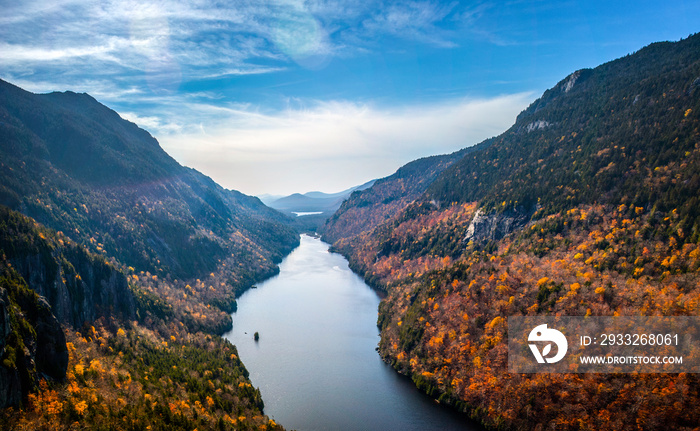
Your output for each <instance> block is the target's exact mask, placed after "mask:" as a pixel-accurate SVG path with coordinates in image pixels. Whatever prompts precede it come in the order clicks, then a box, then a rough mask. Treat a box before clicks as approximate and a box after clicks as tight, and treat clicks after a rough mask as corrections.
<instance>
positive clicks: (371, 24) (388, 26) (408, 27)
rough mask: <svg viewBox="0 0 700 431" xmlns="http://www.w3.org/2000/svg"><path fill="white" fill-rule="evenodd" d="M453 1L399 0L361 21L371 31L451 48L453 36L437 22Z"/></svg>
mask: <svg viewBox="0 0 700 431" xmlns="http://www.w3.org/2000/svg"><path fill="white" fill-rule="evenodd" d="M456 6H457V3H456V2H453V3H450V4H447V5H445V4H440V3H434V2H430V1H424V2H418V1H412V2H400V3H397V4H393V5H390V6H389V7H387V8H386V9H385V10H381V11H379V12H377V13H376V14H374V15H373V16H372V18H370V19H367V20H365V21H364V22H363V26H364V28H366V29H367V30H369V31H370V32H371V33H374V34H376V33H384V32H387V33H390V34H393V35H395V36H399V37H404V38H408V39H414V40H417V41H421V42H426V43H430V44H434V45H437V46H441V47H446V48H452V47H455V46H457V44H456V43H455V42H454V41H453V40H452V39H453V38H454V35H453V34H452V33H451V32H450V31H448V30H445V29H444V28H441V27H440V23H444V22H445V19H446V18H447V17H448V16H449V15H450V14H451V13H452V12H453V10H454V9H455V7H456Z"/></svg>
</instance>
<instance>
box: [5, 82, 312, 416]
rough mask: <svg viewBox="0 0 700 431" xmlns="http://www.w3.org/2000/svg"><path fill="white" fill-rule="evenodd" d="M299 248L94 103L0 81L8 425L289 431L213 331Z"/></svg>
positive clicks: (268, 213) (278, 223)
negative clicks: (266, 408) (243, 295)
mask: <svg viewBox="0 0 700 431" xmlns="http://www.w3.org/2000/svg"><path fill="white" fill-rule="evenodd" d="M298 241H299V238H298V235H297V233H296V231H295V230H294V228H293V227H292V226H291V225H290V223H289V221H288V218H287V217H285V216H284V215H282V214H280V213H279V212H277V211H275V210H273V209H270V208H268V207H266V206H265V205H263V204H262V202H260V200H258V199H257V198H254V197H250V196H245V195H243V194H241V193H239V192H236V191H232V190H225V189H223V188H222V187H220V186H219V185H217V184H216V183H215V182H214V181H212V180H211V179H210V178H208V177H206V176H204V175H203V174H201V173H199V172H197V171H195V170H193V169H189V168H186V167H183V166H181V165H179V164H178V163H177V162H176V161H175V160H174V159H172V158H171V157H170V156H169V155H168V154H167V153H165V152H164V151H163V149H162V148H161V147H160V145H159V144H158V142H157V141H156V140H155V139H154V138H153V137H152V136H151V135H150V134H149V133H148V132H146V131H144V130H142V129H140V128H138V127H137V126H136V125H135V124H133V123H130V122H128V121H125V120H123V119H122V118H121V117H120V116H119V115H118V114H117V113H116V112H114V111H112V110H111V109H109V108H107V107H105V106H104V105H102V104H100V103H99V102H97V101H96V100H95V99H93V98H92V97H90V96H89V95H87V94H75V93H71V92H66V93H51V94H43V95H37V94H32V93H29V92H26V91H24V90H22V89H20V88H18V87H15V86H13V85H11V84H9V83H6V82H3V81H0V360H1V362H0V407H7V406H10V407H14V408H13V409H3V410H2V411H0V428H1V429H20V428H21V429H67V428H69V427H71V426H72V425H73V424H75V423H88V424H98V423H99V424H101V426H104V427H105V428H110V429H116V428H123V427H124V426H126V427H128V428H134V429H151V428H152V429H161V428H163V427H164V426H165V427H167V428H168V429H179V430H185V429H187V430H191V429H197V428H198V429H214V428H217V429H259V428H266V429H281V427H280V426H279V425H277V424H275V423H274V421H271V420H269V418H268V417H266V416H265V415H264V414H263V411H262V410H263V403H262V399H261V397H260V392H259V391H258V390H257V389H255V388H254V387H253V386H252V384H251V382H250V380H249V378H248V372H247V370H246V369H245V367H244V365H243V364H242V363H241V361H240V359H239V358H238V355H237V351H236V348H235V346H233V345H231V344H230V343H228V342H227V341H225V340H223V339H222V338H220V337H218V336H216V335H215V334H220V333H223V332H225V331H226V330H227V329H229V328H230V327H231V316H230V313H231V312H232V311H233V310H235V308H236V301H235V299H236V295H237V294H238V293H240V292H241V291H242V290H243V289H245V288H247V287H250V286H251V285H252V284H253V283H254V282H255V281H257V280H260V279H262V278H264V277H268V276H270V275H273V274H275V273H276V272H277V271H278V268H277V266H276V263H278V262H279V261H280V260H281V259H282V257H283V256H284V255H285V254H287V253H288V252H289V251H291V250H292V249H293V248H294V247H295V246H296V245H297V244H298Z"/></svg>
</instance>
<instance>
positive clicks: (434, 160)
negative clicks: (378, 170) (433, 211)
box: [323, 148, 474, 242]
mask: <svg viewBox="0 0 700 431" xmlns="http://www.w3.org/2000/svg"><path fill="white" fill-rule="evenodd" d="M471 151H474V148H467V149H464V150H460V151H456V152H454V153H452V154H446V155H441V156H432V157H425V158H422V159H419V160H415V161H413V162H411V163H408V164H406V165H405V166H403V167H401V168H400V169H399V170H397V171H396V172H395V173H394V174H393V175H390V176H388V177H386V178H382V179H379V180H377V181H375V182H374V183H373V184H372V185H371V187H369V188H366V189H358V190H357V191H356V192H355V193H353V194H352V195H350V197H349V198H348V199H347V200H346V201H345V202H343V203H342V205H341V206H340V208H339V209H338V211H336V212H335V213H334V214H333V215H332V216H331V218H330V219H329V220H328V223H326V225H325V226H324V228H323V235H324V239H325V240H326V241H328V242H335V241H337V240H339V239H341V238H345V239H348V238H351V237H353V236H355V235H357V234H359V233H361V232H367V231H370V230H372V229H373V228H375V227H377V226H378V225H379V224H381V223H383V222H384V221H385V220H386V219H387V218H389V217H390V214H393V213H395V212H396V211H398V210H400V209H403V208H404V207H405V206H406V205H408V204H409V203H411V202H413V201H414V200H415V199H416V198H418V197H419V196H421V195H422V194H423V193H424V192H425V190H426V188H427V187H428V186H429V185H430V184H431V183H432V181H434V180H435V179H436V178H437V176H438V175H439V174H440V173H442V172H443V171H444V170H445V169H447V168H448V167H449V166H451V165H452V164H453V163H455V162H456V161H457V160H459V159H460V158H462V157H463V156H464V155H465V154H466V153H468V152H471Z"/></svg>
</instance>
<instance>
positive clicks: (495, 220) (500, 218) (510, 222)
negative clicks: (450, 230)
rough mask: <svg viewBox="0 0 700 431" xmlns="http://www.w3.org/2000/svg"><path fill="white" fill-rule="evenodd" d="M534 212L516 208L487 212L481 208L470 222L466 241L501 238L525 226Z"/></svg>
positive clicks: (484, 240)
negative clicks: (499, 211) (500, 211)
mask: <svg viewBox="0 0 700 431" xmlns="http://www.w3.org/2000/svg"><path fill="white" fill-rule="evenodd" d="M533 213H534V212H533V211H526V210H525V209H522V208H520V209H517V208H516V209H514V210H511V211H506V212H502V213H496V212H493V213H490V214H486V213H485V211H484V210H483V209H482V208H480V209H478V210H477V211H476V213H474V218H473V219H472V221H471V223H469V227H468V228H467V234H466V235H465V237H464V242H469V241H473V242H486V241H490V240H499V239H501V238H503V237H504V236H506V235H508V234H509V233H511V232H513V231H514V230H516V229H519V228H521V227H523V226H525V224H527V222H528V221H530V218H531V217H532V214H533Z"/></svg>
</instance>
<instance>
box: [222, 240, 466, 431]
mask: <svg viewBox="0 0 700 431" xmlns="http://www.w3.org/2000/svg"><path fill="white" fill-rule="evenodd" d="M378 304H379V297H378V296H377V294H376V293H375V292H374V291H373V290H372V289H371V288H370V287H369V286H367V285H366V284H365V283H364V282H363V280H362V279H361V278H360V277H358V276H357V275H356V274H354V273H353V272H352V271H350V269H349V268H348V264H347V261H346V260H345V259H344V258H343V257H342V256H340V255H338V254H333V253H329V252H328V245H327V244H325V243H323V242H321V241H320V240H319V239H317V238H311V237H309V236H302V239H301V245H300V246H299V247H298V248H297V249H296V250H295V251H294V252H293V253H292V254H290V255H289V256H288V257H287V258H286V259H285V260H284V261H283V262H282V264H281V265H280V274H279V275H277V276H276V277H273V278H271V279H269V280H267V281H265V282H263V283H261V284H259V285H258V288H257V289H252V290H249V291H247V292H246V293H244V294H243V295H242V296H241V297H240V298H239V299H238V311H237V312H236V313H234V314H233V330H232V331H231V332H230V333H228V334H226V335H225V337H226V338H228V339H229V340H231V342H233V343H234V344H235V345H236V346H237V347H238V351H239V354H240V356H241V359H242V360H243V362H244V364H245V365H246V367H247V368H248V370H249V371H250V378H251V380H252V382H253V384H254V385H255V386H257V387H259V388H260V391H261V393H262V397H263V401H264V402H265V413H266V414H267V415H269V416H270V417H271V418H273V419H274V420H275V421H277V422H279V423H280V424H282V425H283V426H284V427H285V428H287V429H297V430H300V431H304V430H329V429H340V430H430V429H435V430H438V429H439V430H474V429H479V428H478V427H477V426H475V425H474V424H472V423H471V422H469V421H468V420H467V419H466V418H465V417H464V416H462V415H458V414H456V413H455V412H453V411H452V410H450V409H447V408H444V407H443V406H440V405H438V404H436V403H435V401H433V400H431V399H430V398H428V397H427V396H425V395H423V394H421V393H420V392H418V391H417V390H416V389H415V387H414V386H413V384H412V382H411V381H410V380H409V379H407V378H405V377H403V376H400V375H398V374H397V373H396V372H395V371H394V370H393V369H391V367H389V366H388V365H387V364H385V363H384V362H382V361H381V359H380V358H379V355H378V354H377V352H376V350H375V348H376V346H377V343H378V342H379V332H378V329H377V326H376V321H377V306H378ZM255 332H258V333H259V334H260V339H259V341H258V342H255V341H254V340H253V334H254V333H255Z"/></svg>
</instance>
